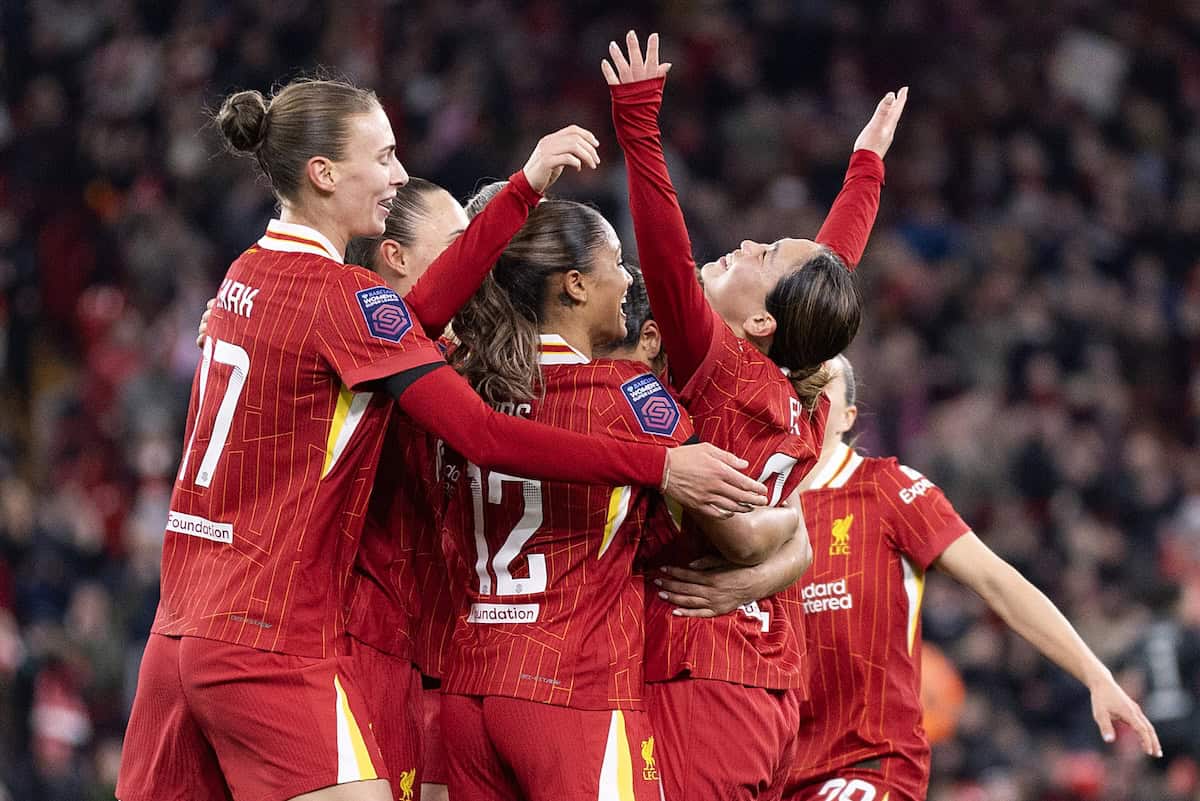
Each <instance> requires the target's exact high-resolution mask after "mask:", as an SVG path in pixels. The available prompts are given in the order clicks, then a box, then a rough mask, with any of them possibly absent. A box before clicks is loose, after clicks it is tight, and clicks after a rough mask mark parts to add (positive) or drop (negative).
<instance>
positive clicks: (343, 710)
mask: <svg viewBox="0 0 1200 801" xmlns="http://www.w3.org/2000/svg"><path fill="white" fill-rule="evenodd" d="M333 690H334V693H335V695H336V696H337V740H338V742H337V745H338V778H337V783H338V784H345V783H346V782H359V781H366V780H368V779H377V778H379V774H378V773H377V772H376V771H375V765H374V763H372V762H371V755H370V753H369V752H368V751H367V744H366V742H365V741H364V740H363V736H362V730H361V729H359V727H358V721H357V720H355V719H354V712H353V711H351V709H350V699H349V698H347V697H346V691H345V690H343V689H342V682H341V680H340V679H339V678H338V677H337V676H336V675H335V676H334V677H333Z"/></svg>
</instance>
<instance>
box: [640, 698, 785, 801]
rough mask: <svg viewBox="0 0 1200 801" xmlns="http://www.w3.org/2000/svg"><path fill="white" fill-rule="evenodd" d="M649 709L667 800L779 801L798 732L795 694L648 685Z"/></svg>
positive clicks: (647, 699)
mask: <svg viewBox="0 0 1200 801" xmlns="http://www.w3.org/2000/svg"><path fill="white" fill-rule="evenodd" d="M646 710H647V712H648V713H649V715H650V723H651V725H652V726H653V727H654V731H655V732H657V733H658V734H659V735H660V737H661V738H662V746H661V747H660V749H659V752H660V753H661V754H662V757H661V759H660V760H659V763H660V765H661V769H662V774H663V788H664V795H665V797H666V801H694V799H699V798H714V799H716V798H719V799H722V801H725V799H738V801H742V799H779V798H782V794H783V790H784V785H785V783H786V781H787V774H788V771H789V770H790V769H791V767H792V762H793V761H794V759H795V754H796V744H797V743H796V737H797V733H798V732H799V730H800V700H799V697H798V696H797V694H796V693H795V692H794V691H792V690H764V689H762V688H760V687H746V686H744V685H741V684H730V683H729V682H724V681H710V680H708V679H686V678H685V679H675V680H673V681H663V682H653V683H650V684H647V685H646Z"/></svg>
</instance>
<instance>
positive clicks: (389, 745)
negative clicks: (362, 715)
mask: <svg viewBox="0 0 1200 801" xmlns="http://www.w3.org/2000/svg"><path fill="white" fill-rule="evenodd" d="M347 641H348V644H349V648H348V650H349V654H350V655H349V657H348V658H349V660H350V664H351V669H352V670H353V671H354V676H353V678H354V683H355V685H356V686H357V687H358V691H359V692H360V693H362V696H363V697H364V698H365V699H366V700H367V709H368V710H369V711H370V714H371V730H372V733H373V734H374V735H375V741H376V742H377V743H379V750H380V751H382V752H383V764H384V766H385V767H386V768H387V773H388V775H389V776H391V779H392V795H393V797H394V798H396V799H403V800H404V801H409V800H410V799H412V798H415V797H416V796H417V794H418V793H417V790H418V789H419V788H420V783H421V782H424V781H427V780H426V778H425V775H424V773H423V772H421V770H420V767H421V764H422V757H421V751H422V748H423V746H424V743H423V741H422V739H423V738H422V736H421V734H422V728H423V726H422V723H423V721H422V716H421V707H420V703H421V700H422V699H421V696H422V692H423V691H422V690H421V673H420V671H418V670H417V669H416V668H415V667H414V666H413V663H412V660H410V659H401V658H399V657H395V656H392V655H391V654H389V653H386V652H384V651H380V650H379V649H377V648H373V647H371V646H370V645H367V644H366V643H364V642H362V641H360V640H358V639H356V638H354V637H347Z"/></svg>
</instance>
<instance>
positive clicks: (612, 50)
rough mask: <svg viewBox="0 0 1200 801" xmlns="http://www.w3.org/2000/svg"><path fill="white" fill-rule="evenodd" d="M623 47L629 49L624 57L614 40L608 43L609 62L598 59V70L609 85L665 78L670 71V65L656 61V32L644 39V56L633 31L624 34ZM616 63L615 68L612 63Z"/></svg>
mask: <svg viewBox="0 0 1200 801" xmlns="http://www.w3.org/2000/svg"><path fill="white" fill-rule="evenodd" d="M625 47H626V49H627V50H628V51H629V58H628V59H626V58H625V54H623V53H622V52H621V48H620V46H618V45H617V43H616V42H609V43H608V56H609V58H611V59H612V63H611V64H610V63H609V61H608V59H607V58H606V59H602V60H601V61H600V71H601V72H603V73H604V80H606V81H608V85H609V86H616V85H617V84H621V83H637V82H638V81H645V80H648V79H650V78H665V77H666V75H667V73H668V72H670V71H671V65H670V64H669V63H667V64H660V63H658V34H657V33H652V34H650V38H649V39H647V40H646V56H645V58H643V57H642V47H641V45H640V44H639V43H638V37H637V34H636V33H634V32H633V31H630V32H629V33H627V34H625ZM614 64H615V65H616V67H615V69H614V67H613V65H614Z"/></svg>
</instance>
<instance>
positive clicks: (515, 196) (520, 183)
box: [404, 170, 542, 339]
mask: <svg viewBox="0 0 1200 801" xmlns="http://www.w3.org/2000/svg"><path fill="white" fill-rule="evenodd" d="M541 197H542V196H541V195H539V194H538V193H537V192H535V191H534V190H533V189H532V188H531V187H530V186H529V181H528V180H526V178H525V173H524V172H522V171H520V170H518V171H517V172H515V173H513V174H512V176H510V177H509V179H508V186H506V187H504V189H502V190H501V191H500V193H499V194H498V195H496V197H494V198H492V200H491V201H490V202H489V203H488V204H487V206H485V207H484V209H483V211H481V212H479V214H478V215H476V216H475V219H473V220H471V223H470V224H469V225H468V226H467V228H466V230H465V231H463V232H462V234H461V235H460V236H459V237H458V238H457V239H455V240H454V242H452V243H451V244H450V247H448V248H446V250H445V251H444V252H443V253H442V254H441V255H440V256H438V257H437V258H436V259H435V260H434V262H433V264H431V265H429V269H428V270H426V271H425V274H424V275H422V276H421V278H420V280H418V281H417V283H416V285H415V286H414V287H413V288H412V289H411V290H410V291H409V293H408V294H407V295H405V297H404V301H405V303H407V304H408V306H409V308H411V309H412V310H413V314H415V315H416V316H417V319H418V320H420V321H421V326H422V327H423V328H424V329H425V330H426V331H427V332H429V335H430V336H431V337H433V338H435V339H436V338H437V337H438V336H439V335H440V334H441V332H442V331H443V330H444V329H445V328H446V325H447V324H448V323H449V322H450V320H451V318H453V317H454V315H455V314H457V313H458V310H459V309H461V308H462V307H463V305H464V304H465V303H466V302H467V301H468V300H470V298H471V296H472V295H474V294H475V292H476V290H478V289H479V285H480V284H482V283H483V279H484V278H485V277H487V274H488V273H489V272H491V269H492V266H493V265H495V263H496V260H497V259H499V258H500V254H501V253H503V252H504V249H505V248H506V247H508V243H509V240H511V239H512V238H513V236H514V235H515V234H516V233H517V231H519V230H520V229H521V226H522V225H524V224H525V220H526V219H528V217H529V212H530V211H531V210H532V209H533V207H534V206H536V205H537V204H538V201H539V200H541Z"/></svg>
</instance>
